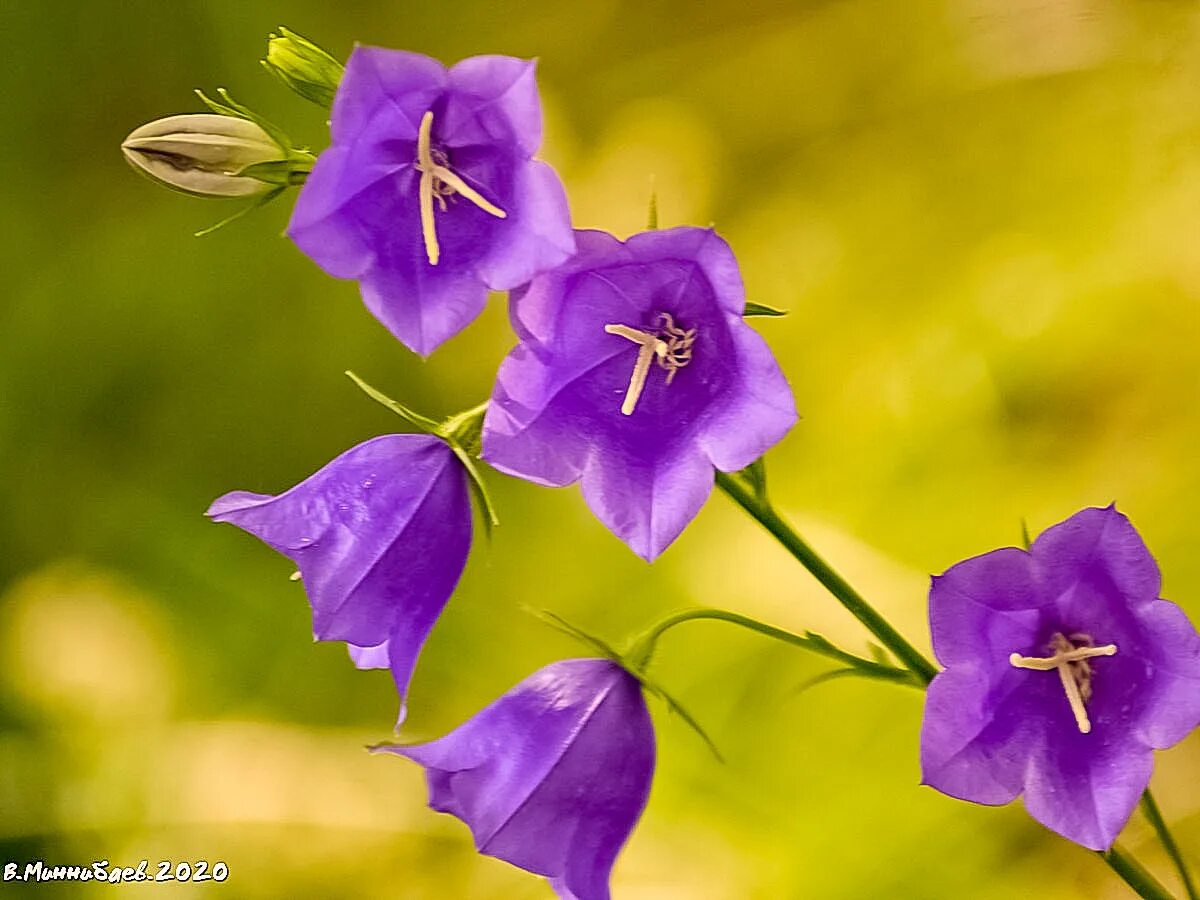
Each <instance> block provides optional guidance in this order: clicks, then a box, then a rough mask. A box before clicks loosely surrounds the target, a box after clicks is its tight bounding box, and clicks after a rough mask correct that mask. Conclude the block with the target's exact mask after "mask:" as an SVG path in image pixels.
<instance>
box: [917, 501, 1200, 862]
mask: <svg viewBox="0 0 1200 900" xmlns="http://www.w3.org/2000/svg"><path fill="white" fill-rule="evenodd" d="M1160 584H1161V581H1160V577H1159V571H1158V566H1157V564H1156V563H1155V561H1154V557H1152V556H1151V555H1150V551H1149V550H1147V549H1146V546H1145V544H1143V543H1142V539H1141V537H1140V536H1139V535H1138V533H1137V532H1136V531H1135V530H1134V528H1133V526H1132V525H1131V524H1130V523H1129V520H1128V519H1126V518H1125V517H1124V516H1123V515H1121V514H1120V513H1118V512H1117V511H1116V509H1115V508H1113V507H1111V506H1110V507H1107V508H1105V509H1085V510H1083V511H1082V512H1078V513H1076V514H1075V515H1073V516H1071V518H1069V519H1067V520H1066V521H1065V522H1061V523H1059V524H1058V525H1055V526H1054V527H1052V528H1049V529H1047V530H1046V531H1045V532H1043V533H1042V534H1041V535H1040V536H1039V537H1038V539H1037V540H1036V541H1034V542H1033V545H1032V546H1031V547H1030V549H1029V550H1028V552H1026V551H1024V550H1018V549H1016V548H1005V549H1002V550H994V551H992V552H991V553H985V554H984V555H982V556H976V557H974V558H972V559H968V560H966V561H964V562H961V563H959V564H958V565H955V566H953V567H951V568H950V569H949V570H947V572H946V573H945V574H944V575H941V576H939V577H935V578H934V580H933V587H932V589H931V591H930V595H929V620H930V625H931V628H932V631H933V647H934V651H935V653H936V654H937V657H938V660H939V661H940V662H941V663H942V665H944V666H945V667H946V668H945V671H943V672H942V673H941V674H939V675H938V676H937V677H936V678H934V680H933V683H932V684H931V685H930V687H929V693H928V697H927V700H926V703H925V719H924V723H923V725H922V729H921V767H922V771H923V780H924V783H926V784H928V785H931V786H932V787H934V788H936V789H937V790H939V791H941V792H943V793H945V794H949V795H950V796H952V797H958V798H960V799H963V800H970V801H972V802H975V803H984V804H989V805H1000V804H1003V803H1008V802H1009V801H1011V800H1013V799H1014V798H1015V797H1016V796H1017V795H1018V794H1021V793H1024V795H1025V806H1026V808H1027V809H1028V810H1029V813H1030V815H1032V816H1033V817H1034V818H1035V819H1037V820H1038V821H1039V822H1041V823H1042V824H1043V825H1045V826H1046V827H1047V828H1050V829H1052V830H1053V831H1056V832H1058V833H1059V834H1061V835H1062V836H1063V837H1065V838H1068V839H1069V840H1072V841H1075V842H1076V843H1078V844H1082V845H1083V846H1085V847H1089V848H1091V849H1093V850H1105V849H1107V848H1109V847H1110V846H1112V843H1113V841H1114V840H1116V837H1117V834H1118V832H1120V830H1121V828H1122V827H1123V826H1124V825H1125V822H1126V821H1127V820H1128V819H1129V816H1130V815H1131V813H1132V812H1133V809H1134V807H1135V806H1136V805H1137V802H1138V798H1139V797H1140V796H1141V794H1142V792H1143V791H1144V790H1145V788H1146V785H1147V784H1149V781H1150V770H1151V767H1152V764H1153V760H1152V756H1153V751H1154V750H1156V749H1158V750H1161V749H1163V748H1166V747H1169V746H1171V745H1172V744H1175V743H1176V742H1178V741H1180V740H1181V739H1183V737H1184V736H1185V735H1187V734H1188V732H1190V731H1191V730H1192V729H1193V728H1195V727H1196V726H1197V724H1200V635H1197V633H1196V629H1195V628H1194V627H1193V626H1192V624H1191V622H1189V621H1188V619H1187V616H1186V615H1185V614H1184V613H1183V611H1182V610H1181V609H1180V608H1179V607H1178V606H1176V605H1175V604H1173V603H1170V602H1168V601H1166V600H1161V599H1159V596H1158V595H1159V589H1160Z"/></svg>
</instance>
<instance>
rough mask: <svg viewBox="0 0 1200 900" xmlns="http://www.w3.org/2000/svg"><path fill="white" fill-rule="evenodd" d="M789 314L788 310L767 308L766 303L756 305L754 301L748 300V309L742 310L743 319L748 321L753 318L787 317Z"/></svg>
mask: <svg viewBox="0 0 1200 900" xmlns="http://www.w3.org/2000/svg"><path fill="white" fill-rule="evenodd" d="M787 314H788V312H787V310H786V309H776V308H775V307H774V306H767V304H765V303H755V302H754V301H753V300H747V301H746V308H745V309H744V310H742V317H743V318H746V319H748V318H750V317H751V316H771V317H778V316H786V315H787Z"/></svg>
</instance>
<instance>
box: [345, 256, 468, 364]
mask: <svg viewBox="0 0 1200 900" xmlns="http://www.w3.org/2000/svg"><path fill="white" fill-rule="evenodd" d="M402 249H403V248H400V247H395V248H391V247H389V248H388V250H387V252H386V253H385V254H384V255H383V256H382V257H381V258H380V259H379V261H378V264H377V265H376V266H375V267H374V268H372V269H371V271H370V272H368V273H367V274H366V275H364V276H363V277H362V279H361V281H360V286H361V288H362V296H363V302H364V303H365V304H366V306H367V309H369V310H370V311H371V314H372V315H373V316H375V318H377V319H378V320H379V321H380V322H382V323H383V324H384V326H385V327H386V328H387V330H388V331H390V332H391V333H392V334H393V335H395V336H396V338H397V339H398V340H399V341H400V342H401V343H402V344H404V346H406V347H408V349H410V350H412V351H413V352H414V353H419V354H420V355H421V356H428V355H429V354H430V353H432V352H433V351H434V350H436V349H437V348H438V347H439V346H440V345H441V344H442V343H443V342H444V341H446V340H448V339H449V338H451V337H453V336H454V335H456V334H458V332H460V331H462V329H463V328H465V327H466V326H467V325H469V324H470V323H471V322H473V321H474V320H475V318H476V317H477V316H478V315H479V314H480V313H481V312H482V311H483V307H484V305H485V304H486V303H487V296H488V290H487V287H485V286H484V285H483V284H481V283H480V282H479V279H478V278H477V277H476V276H475V274H474V273H473V272H471V271H464V270H462V269H456V268H454V267H453V266H449V265H447V266H429V265H427V264H426V261H425V259H424V258H423V255H422V256H416V255H412V254H409V255H405V254H404V253H403V252H401V251H402ZM410 249H415V250H416V251H417V252H418V253H420V254H424V252H425V251H424V248H423V247H419V248H410Z"/></svg>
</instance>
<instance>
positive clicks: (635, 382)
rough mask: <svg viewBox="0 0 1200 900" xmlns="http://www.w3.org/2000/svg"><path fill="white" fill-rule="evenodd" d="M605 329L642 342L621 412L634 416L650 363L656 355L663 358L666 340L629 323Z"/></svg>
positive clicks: (610, 332)
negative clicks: (632, 326)
mask: <svg viewBox="0 0 1200 900" xmlns="http://www.w3.org/2000/svg"><path fill="white" fill-rule="evenodd" d="M604 330H605V331H607V332H608V333H609V334H617V335H620V336H621V337H623V338H625V339H626V340H630V341H633V342H634V343H635V344H640V345H641V346H639V347H638V355H637V362H635V363H634V364H633V374H632V375H631V376H629V387H627V388H626V389H625V400H624V402H622V403H621V414H622V415H625V416H632V415H633V411H634V409H635V408H636V407H637V402H638V398H639V397H641V396H642V389H643V388H645V386H646V376H647V375H648V374H649V373H650V363H651V362H653V361H654V357H656V356H657V357H658V358H659V359H662V358H663V357H665V356H666V353H667V344H666V341H661V340H659V338H658V335H656V334H651V333H650V332H648V331H639V330H638V329H636V328H630V327H629V326H628V325H605V326H604Z"/></svg>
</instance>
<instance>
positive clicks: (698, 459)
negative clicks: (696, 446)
mask: <svg viewBox="0 0 1200 900" xmlns="http://www.w3.org/2000/svg"><path fill="white" fill-rule="evenodd" d="M582 486H583V498H584V499H585V500H586V501H587V504H588V507H589V508H590V509H591V510H592V512H593V513H595V514H596V518H598V519H599V520H600V521H601V522H603V523H604V524H605V525H606V526H607V527H608V529H609V530H610V531H611V532H612V533H613V534H615V535H616V536H617V537H619V538H620V539H621V540H623V541H624V542H625V543H626V544H628V545H629V548H630V549H631V550H632V551H633V552H634V553H636V554H637V555H638V556H640V557H641V558H642V559H644V560H646V562H654V560H655V559H656V558H657V557H658V555H659V554H660V553H662V552H663V550H665V549H666V548H667V545H669V544H670V543H671V542H672V541H674V540H675V538H677V537H679V535H680V533H682V531H683V529H684V528H686V527H687V524H688V522H690V521H691V520H692V519H694V518H695V517H696V514H697V513H699V512H700V508H701V507H702V506H704V501H705V500H707V499H708V495H709V494H710V493H712V487H713V470H712V465H711V464H710V463H709V461H708V460H707V459H706V458H705V457H704V455H703V454H701V453H699V452H696V451H686V450H685V451H683V452H680V453H679V454H677V455H674V456H662V457H659V458H658V459H655V460H651V461H644V460H641V459H638V458H637V457H631V456H625V457H621V456H617V455H615V454H612V455H610V454H597V455H595V456H593V457H592V458H591V460H590V461H589V463H588V466H587V468H586V470H585V471H584V473H583V482H582Z"/></svg>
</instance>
